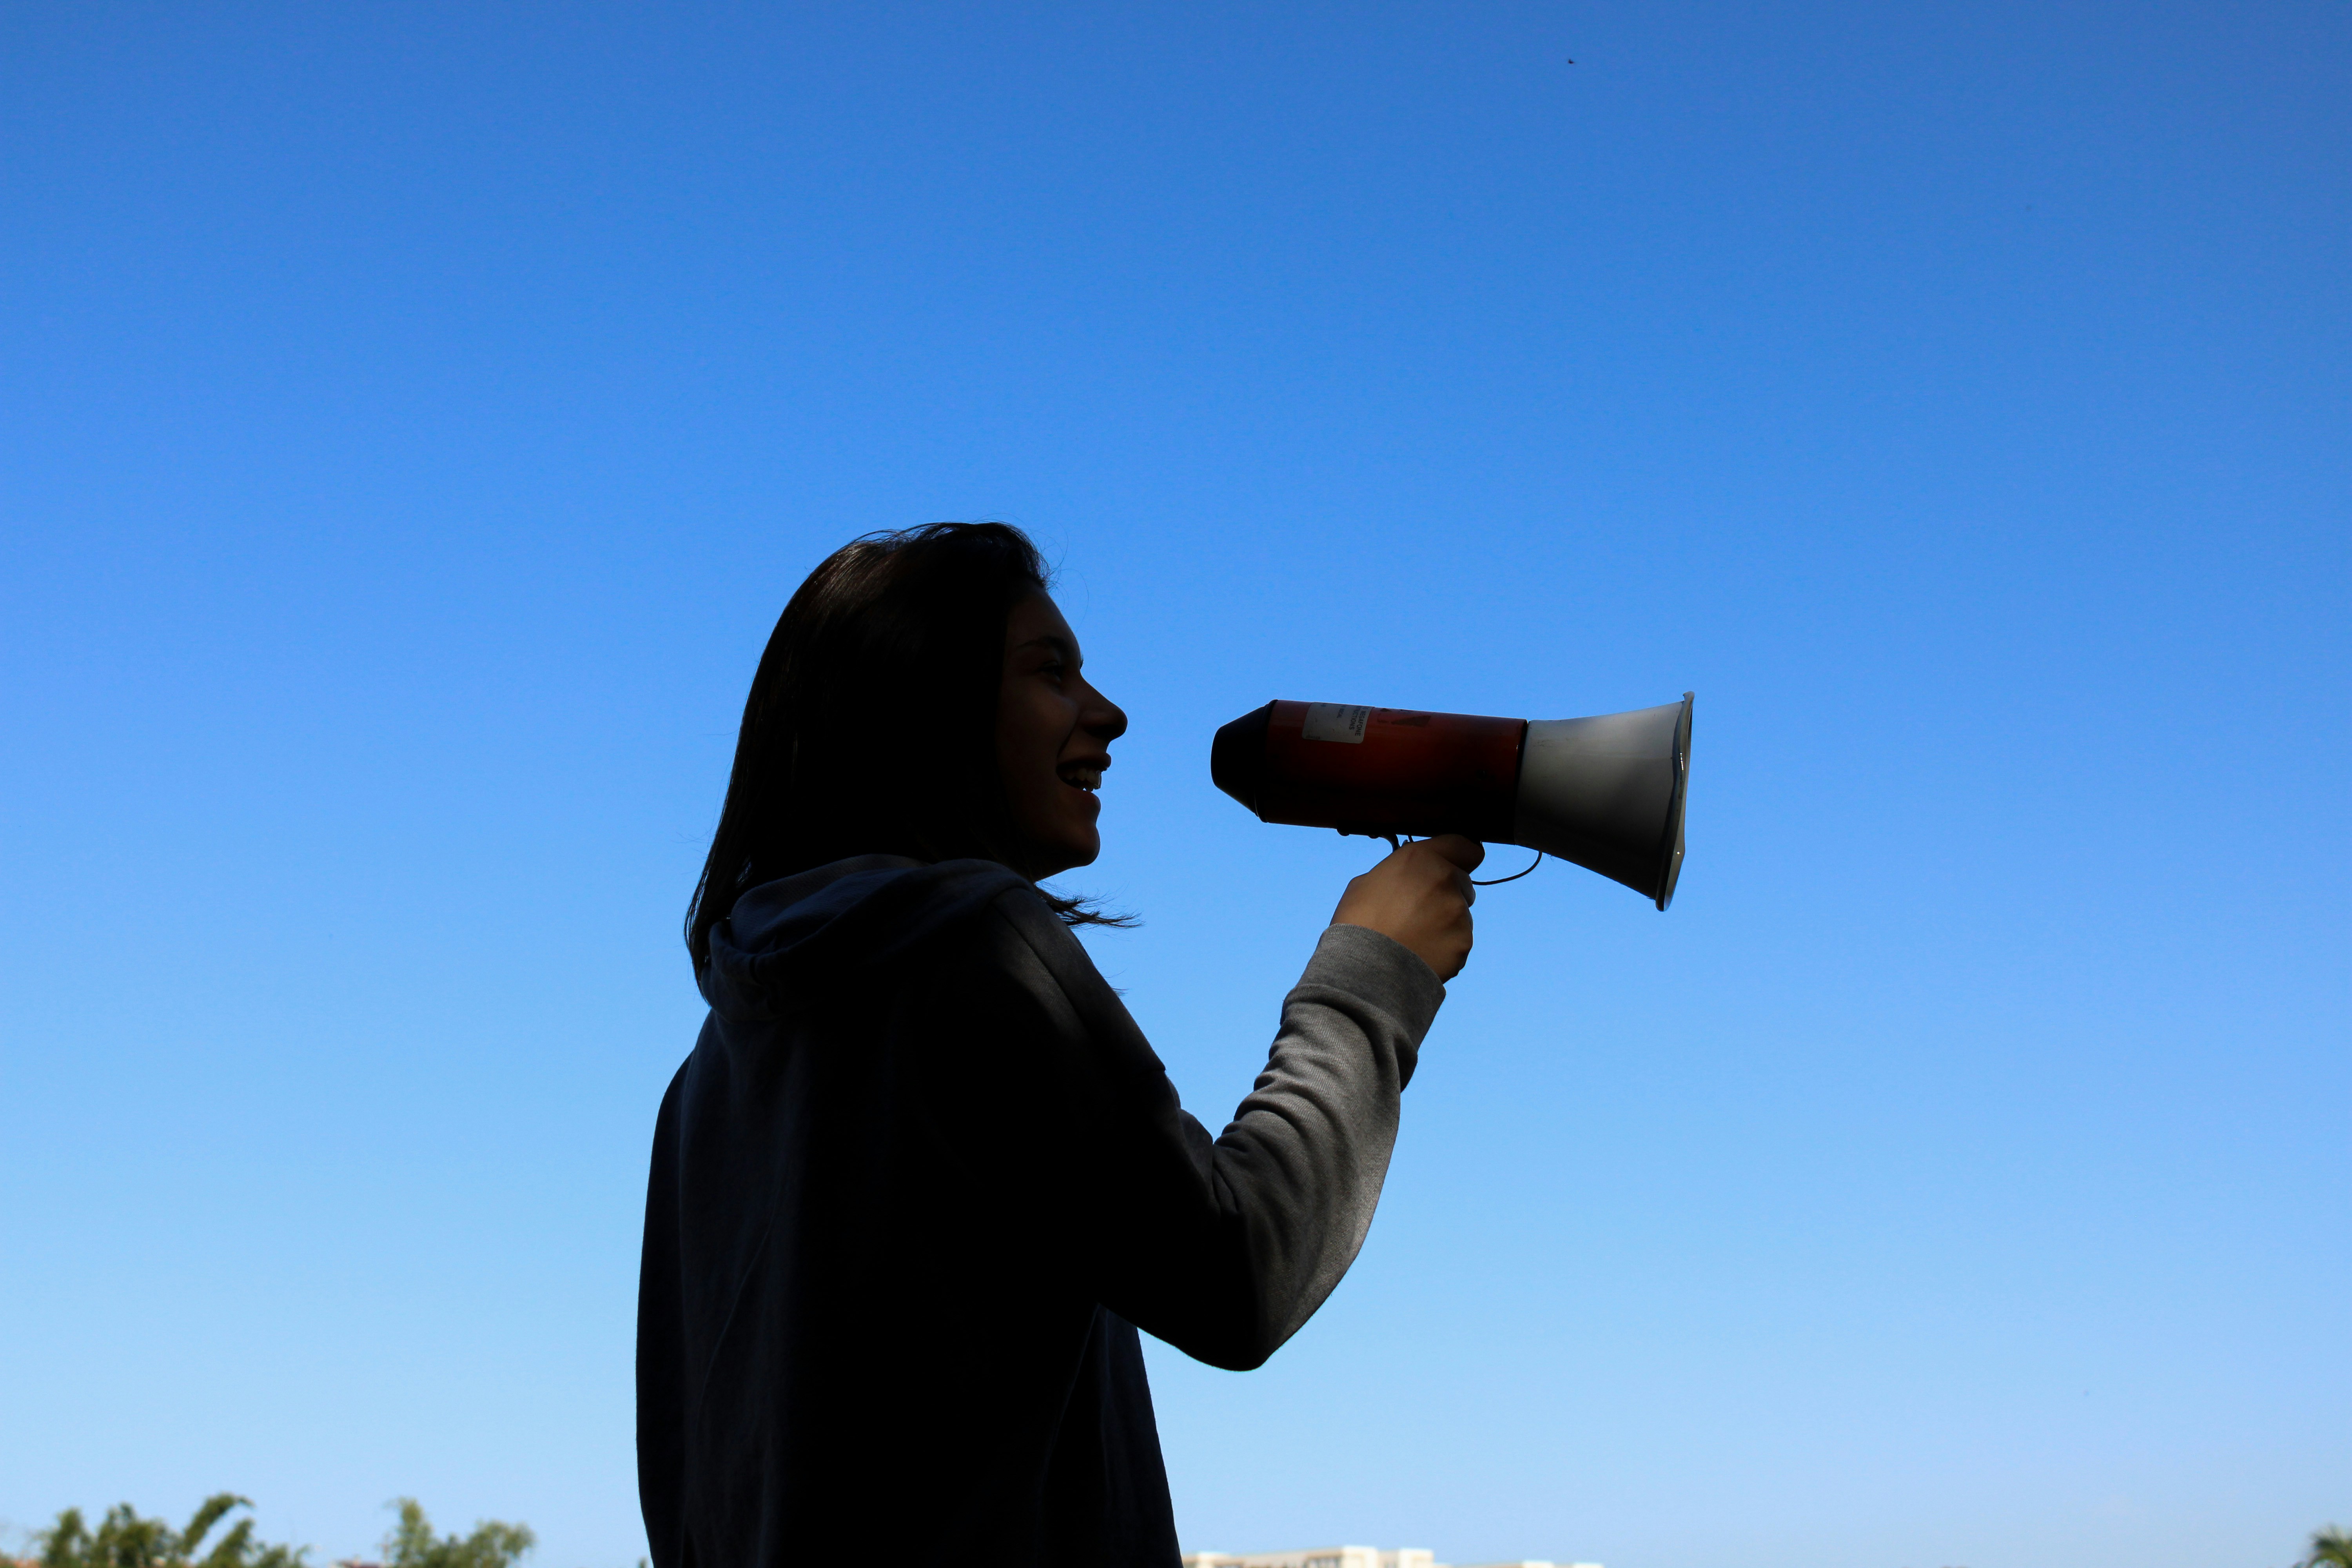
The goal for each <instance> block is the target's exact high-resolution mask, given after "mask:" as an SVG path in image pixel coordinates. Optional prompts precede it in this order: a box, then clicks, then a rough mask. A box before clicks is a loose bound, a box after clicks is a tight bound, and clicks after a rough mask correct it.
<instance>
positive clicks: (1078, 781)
mask: <svg viewBox="0 0 2352 1568" xmlns="http://www.w3.org/2000/svg"><path fill="white" fill-rule="evenodd" d="M1108 766H1110V759H1109V758H1108V757H1106V758H1103V759H1102V760H1101V761H1099V762H1095V761H1088V762H1083V763H1063V764H1062V765H1061V766H1060V767H1059V768H1057V769H1055V772H1056V773H1059V774H1060V775H1061V779H1062V782H1063V783H1064V784H1068V785H1069V786H1070V787H1071V788H1072V789H1082V790H1084V791H1086V792H1087V794H1088V795H1092V794H1094V792H1095V791H1097V790H1098V789H1100V788H1102V776H1103V769H1105V768H1107V767H1108Z"/></svg>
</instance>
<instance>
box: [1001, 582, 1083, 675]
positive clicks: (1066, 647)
mask: <svg viewBox="0 0 2352 1568" xmlns="http://www.w3.org/2000/svg"><path fill="white" fill-rule="evenodd" d="M1033 643H1048V644H1056V645H1058V646H1059V647H1061V648H1062V650H1063V651H1064V652H1065V653H1066V654H1067V655H1068V656H1069V657H1070V658H1073V659H1075V658H1077V657H1078V635H1077V633H1076V632H1074V631H1072V630H1071V629H1070V623H1069V622H1068V621H1066V620H1064V619H1063V618H1062V608H1061V606H1060V605H1056V604H1055V603H1054V598H1053V595H1050V594H1043V593H1039V594H1032V595H1029V597H1027V598H1025V599H1024V600H1022V601H1021V602H1020V603H1019V604H1017V605H1013V614H1012V615H1011V616H1007V617H1006V618H1005V623H1004V649H1005V651H1006V652H1007V653H1011V652H1013V651H1015V650H1016V649H1020V648H1024V647H1029V646H1030V645H1032V644H1033Z"/></svg>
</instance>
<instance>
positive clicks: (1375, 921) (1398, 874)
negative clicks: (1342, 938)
mask: <svg viewBox="0 0 2352 1568" xmlns="http://www.w3.org/2000/svg"><path fill="white" fill-rule="evenodd" d="M1484 858H1486V848H1485V847H1484V846H1482V845H1480V844H1479V843H1478V842H1477V841H1476V840H1475V839H1470V838H1465V837H1461V836H1460V835H1459V834H1447V835H1445V836H1444V837H1438V838H1432V839H1425V840H1423V842H1421V843H1418V844H1408V845H1405V846H1404V847H1402V848H1401V849H1399V850H1397V851H1396V853H1394V854H1393V855H1391V856H1390V857H1389V858H1387V859H1385V860H1382V861H1381V863H1380V864H1379V865H1377V866H1375V867H1373V868H1371V869H1370V870H1369V871H1367V872H1365V873H1364V874H1363V875H1362V876H1360V877H1359V878H1357V879H1355V880H1354V881H1352V882H1350V883H1349V884H1348V890H1347V892H1346V893H1345V894H1344V895H1342V896H1341V898H1340V900H1339V909H1338V910H1336V911H1334V912H1333V914H1332V916H1331V923H1332V924H1334V925H1358V926H1363V927H1365V928H1366V929H1367V930H1370V931H1379V932H1380V933H1381V935H1382V936H1385V937H1388V938H1390V939H1391V941H1394V942H1398V943H1400V944H1402V946H1404V947H1406V948H1409V949H1411V950H1412V952H1413V953H1414V954H1415V955H1416V956H1418V957H1419V958H1420V959H1421V961H1422V962H1423V963H1426V964H1428V965H1429V967H1430V968H1431V969H1432V970H1433V971H1434V972H1435V973H1436V975H1437V977H1438V978H1439V979H1440V980H1451V979H1452V978H1453V977H1454V975H1456V974H1458V973H1461V972H1462V965H1463V964H1464V963H1466V962H1467V961H1468V959H1469V957H1470V942H1471V927H1470V905H1471V903H1472V901H1473V900H1475V899H1476V898H1477V896H1478V890H1477V889H1475V888H1474V887H1472V886H1471V885H1470V871H1471V869H1473V868H1475V867H1476V866H1477V864H1478V862H1479V861H1480V860H1482V859H1484Z"/></svg>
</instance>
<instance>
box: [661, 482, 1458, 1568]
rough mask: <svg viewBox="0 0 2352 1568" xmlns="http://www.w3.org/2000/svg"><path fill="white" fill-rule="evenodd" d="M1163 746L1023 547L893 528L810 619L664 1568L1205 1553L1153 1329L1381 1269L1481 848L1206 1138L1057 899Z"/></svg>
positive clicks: (670, 1435) (700, 1214) (686, 1209)
mask: <svg viewBox="0 0 2352 1568" xmlns="http://www.w3.org/2000/svg"><path fill="white" fill-rule="evenodd" d="M1126 728H1127V716H1126V715H1125V714H1124V713H1122V712H1120V711H1119V710H1118V708H1117V707H1116V706H1114V705H1113V704H1112V703H1111V702H1110V700H1108V699H1107V698H1105V697H1104V696H1103V695H1102V694H1101V693H1100V692H1098V691H1097V690H1096V689H1094V688H1093V687H1092V686H1091V685H1089V684H1088V683H1087V679H1086V676H1085V675H1084V673H1083V668H1082V663H1081V660H1080V657H1079V652H1078V646H1077V639H1076V637H1073V636H1072V635H1071V632H1070V628H1069V626H1067V624H1066V623H1065V622H1064V620H1063V618H1062V616H1061V613H1060V612H1059V611H1058V610H1057V609H1056V608H1055V605H1054V602H1053V600H1052V599H1051V598H1049V597H1048V596H1047V595H1046V592H1045V573H1044V571H1043V569H1042V567H1041V564H1040V563H1039V561H1038V558H1037V554H1036V552H1035V551H1034V549H1032V548H1031V546H1030V543H1029V542H1028V540H1026V539H1025V538H1024V537H1023V536H1022V535H1021V534H1020V533H1019V532H1018V531H1015V530H1013V529H1011V528H1008V527H1004V526H1003V525H1001V524H995V523H971V524H955V523H940V524H936V525H934V526H932V527H929V528H922V529H917V530H913V531H908V532H906V533H898V534H890V535H882V536H877V537H871V538H866V539H861V540H859V541H857V542H854V543H852V544H850V545H848V546H846V547H845V548H844V549H842V550H840V551H838V552H835V554H834V555H832V556H831V557H829V558H828V559H827V560H826V561H825V562H824V564H823V565H821V566H819V567H818V568H817V569H816V571H815V572H814V574H811V575H810V577H809V579H808V581H807V582H806V583H804V584H802V586H801V588H800V591H799V592H798V593H796V594H794V595H793V599H792V602H791V604H789V605H787V606H785V609H784V613H783V616H782V619H781V620H779V621H778V622H777V623H776V630H775V634H774V636H772V637H771V638H770V639H769V641H768V647H767V651H766V653H765V654H764V655H762V656H761V660H760V668H759V673H758V675H757V676H756V677H755V678H754V679H753V680H752V683H751V700H750V701H749V702H747V703H746V704H745V706H744V710H743V729H742V733H741V736H740V740H739V742H738V744H737V747H736V752H735V767H734V773H733V775H732V777H731V778H730V781H729V783H728V788H727V804H726V806H725V809H724V811H723V812H722V814H721V816H720V818H719V832H718V835H717V837H716V838H715V840H714V841H713V842H712V844H711V847H710V858H709V861H708V863H707V864H706V865H705V866H704V868H703V874H702V881H701V885H700V886H699V888H698V889H697V890H696V894H695V899H694V902H693V904H692V906H691V908H690V910H689V911H688V921H687V945H688V947H689V948H690V949H691V950H692V952H693V954H694V968H695V975H696V978H697V980H698V982H699V984H700V985H701V989H702V994H703V995H704V997H705V998H706V999H707V1000H708V1001H709V1004H710V1015H709V1021H708V1022H706V1023H705V1024H704V1025H703V1028H702V1034H701V1037H700V1038H699V1039H698V1040H697V1041H696V1043H695V1047H694V1053H693V1055H691V1056H690V1057H688V1058H687V1061H686V1065H685V1066H684V1067H682V1068H679V1069H678V1073H677V1078H676V1079H675V1080H674V1081H673V1082H672V1083H671V1084H670V1088H669V1092H668V1094H667V1096H666V1097H665V1098H664V1100H663V1101H662V1108H661V1117H660V1121H659V1123H658V1125H657V1127H656V1131H655V1135H654V1153H653V1179H652V1184H651V1190H650V1193H649V1194H648V1198H647V1203H646V1247H645V1261H644V1276H643V1280H642V1285H641V1289H640V1292H639V1297H638V1326H637V1463H638V1476H639V1484H640V1489H641V1492H642V1496H643V1500H644V1504H645V1514H646V1531H647V1532H648V1534H649V1536H650V1538H651V1541H652V1547H653V1559H654V1562H655V1563H656V1564H657V1568H755V1565H758V1568H769V1565H775V1564H785V1563H812V1564H814V1563H827V1564H830V1563H847V1562H859V1563H866V1562H872V1563H883V1562H888V1563H941V1564H945V1563H958V1564H971V1563H1054V1564H1061V1563H1069V1564H1087V1565H1092V1568H1101V1565H1124V1564H1129V1563H1150V1564H1154V1565H1156V1568H1173V1564H1174V1563H1176V1558H1177V1549H1176V1531H1175V1525H1174V1521H1173V1520H1172V1518H1171V1512H1170V1508H1169V1500H1168V1483H1167V1478H1166V1475H1165V1473H1164V1471H1163V1470H1162V1468H1161V1466H1160V1441H1159V1436H1158V1433H1157V1431H1156V1429H1155V1427H1154V1426H1153V1424H1152V1416H1151V1395H1150V1389H1149V1388H1148V1387H1147V1386H1146V1385H1145V1382H1144V1374H1143V1358H1142V1353H1141V1350H1140V1347H1139V1343H1138V1342H1137V1338H1136V1330H1137V1328H1141V1329H1143V1330H1145V1331H1149V1332H1150V1333H1153V1334H1156V1335H1158V1336H1159V1337H1160V1338H1161V1339H1163V1340H1165V1341H1167V1342H1169V1343H1171V1344H1172V1345H1175V1346H1176V1347H1177V1348H1178V1349H1180V1350H1182V1351H1184V1352H1186V1353H1188V1354H1190V1355H1192V1356H1195V1357H1198V1358H1199V1359H1201V1360H1202V1361H1205V1362H1208V1363H1211V1364H1213V1365H1215V1366H1221V1367H1230V1368H1234V1369H1246V1368H1249V1367H1255V1366H1256V1365H1258V1364H1259V1363H1262V1362H1264V1361H1265V1359H1266V1357H1267V1356H1269V1355H1271V1354H1273V1353H1274V1352H1275V1350H1276V1347H1278V1346H1279V1345H1280V1344H1281V1343H1282V1342H1284V1341H1285V1340H1286V1339H1288V1338H1289V1337H1290V1336H1291V1335H1292V1334H1293V1333H1295V1332H1297V1330H1298V1327H1299V1325H1300V1324H1302V1323H1304V1322H1305V1321H1307V1318H1308V1316H1309V1315H1311V1314H1312V1313H1313V1312H1314V1310H1315V1309H1316V1308H1317V1307H1318V1306H1319V1305H1321V1304H1322V1301H1323V1300H1324V1298H1325V1297H1326V1296H1328V1295H1329V1294H1330V1292H1331V1289H1332V1287H1333V1286H1334V1285H1336V1284H1338V1283H1339V1277H1340V1276H1341V1275H1342V1274H1343V1273H1345V1272H1346V1271H1347V1268H1348V1265H1349V1263H1350V1262H1351V1261H1353V1260H1354V1258H1355V1256H1356V1250H1357V1248H1358V1247H1360V1246H1361V1245H1362V1242H1363V1238H1364V1232H1365V1228H1366V1227H1367V1226H1369V1225H1370V1222H1371V1217H1372V1205H1373V1204H1374V1203H1375V1202H1376V1201H1377V1200H1378V1198H1379V1195H1380V1188H1381V1178H1382V1177H1383V1175H1384V1174H1385V1173H1386V1171H1387V1168H1388V1162H1389V1152H1390V1150H1391V1146H1392V1144H1393V1142H1394V1140H1395V1136H1396V1127H1397V1097H1398V1094H1399V1091H1400V1090H1402V1089H1403V1088H1404V1085H1405V1081H1406V1080H1407V1079H1409V1078H1411V1077H1412V1069H1413V1061H1414V1055H1415V1052H1416V1050H1417V1049H1418V1047H1419V1045H1420V1042H1421V1038H1422V1036H1423V1033H1424V1032H1425V1031H1426V1030H1427V1029H1428V1027H1429V1024H1430V1020H1431V1019H1432V1018H1433V1016H1435V1014H1436V1012H1437V1007H1438V1004H1439V1003H1440V1002H1441V1001H1443V1000H1444V989H1443V984H1442V983H1443V982H1444V981H1445V980H1447V979H1450V978H1452V976H1453V975H1454V973H1456V972H1458V971H1459V970H1460V969H1461V967H1462V963H1463V962H1464V960H1465V958H1466V957H1467V956H1468V954H1469V950H1470V915H1469V901H1470V899H1471V897H1472V896H1473V895H1472V891H1471V889H1470V887H1469V884H1468V880H1467V878H1466V876H1465V869H1466V868H1471V867H1475V864H1476V863H1477V860H1478V858H1479V856H1480V854H1481V853H1482V852H1481V851H1480V849H1479V848H1478V847H1477V846H1476V845H1475V844H1471V843H1469V842H1468V841H1466V840H1463V839H1438V840H1433V841H1431V842H1429V843H1424V844H1415V845H1408V846H1407V847H1405V848H1404V849H1402V851H1400V852H1399V853H1397V854H1394V855H1391V856H1390V857H1389V858H1387V859H1386V860H1383V861H1382V862H1381V864H1380V865H1379V866H1378V867H1376V868H1373V869H1372V870H1371V871H1370V872H1367V873H1366V874H1365V875H1363V876H1361V877H1359V878H1357V879H1355V880H1354V881H1352V882H1350V883H1349V884H1348V889H1347V892H1346V894H1345V896H1343V897H1342V898H1341V900H1339V911H1338V913H1337V914H1336V915H1334V916H1333V923H1332V925H1331V927H1330V929H1329V930H1328V931H1325V932H1324V933H1323V936H1322V939H1321V941H1320V942H1318V944H1317V946H1316V949H1315V953H1314V957H1313V958H1312V959H1311V960H1310V961H1309V962H1308V963H1307V970H1306V973H1305V974H1304V975H1303V976H1302V977H1301V978H1300V980H1299V983H1298V984H1297V988H1295V989H1294V990H1293V991H1292V992H1291V993H1290V994H1289V995H1288V996H1287V997H1286V998H1285V1000H1284V1002H1283V1005H1282V1021H1281V1028H1280V1032H1279V1033H1278V1034H1277V1035H1276V1037H1275V1041H1274V1047H1273V1050H1272V1053H1271V1055H1270V1056H1269V1057H1268V1058H1267V1062H1266V1066H1265V1071H1264V1072H1263V1073H1262V1074H1261V1075H1260V1076H1259V1078H1258V1080H1257V1084H1256V1087H1255V1089H1253V1090H1252V1091H1251V1093H1250V1095H1249V1097H1248V1098H1247V1099H1245V1100H1243V1101H1242V1103H1241V1108H1240V1110H1238V1111H1237V1112H1236V1113H1235V1116H1234V1121H1233V1123H1232V1124H1231V1125H1230V1126H1228V1127H1227V1128H1226V1129H1225V1130H1224V1131H1223V1133H1222V1134H1221V1135H1219V1136H1218V1137H1216V1138H1215V1139H1212V1138H1211V1137H1210V1135H1209V1134H1208V1132H1207V1131H1204V1130H1203V1129H1202V1126H1201V1125H1200V1123H1199V1122H1197V1121H1193V1119H1192V1117H1190V1116H1188V1115H1186V1114H1185V1113H1184V1111H1183V1110H1182V1109H1181V1108H1180V1107H1179V1106H1178V1104H1177V1101H1176V1091H1175V1089H1173V1088H1172V1087H1171V1085H1170V1083H1169V1081H1168V1078H1167V1074H1166V1073H1165V1071H1164V1070H1163V1069H1162V1068H1161V1066H1160V1059H1159V1058H1157V1057H1155V1056H1154V1055H1152V1052H1151V1047H1150V1046H1149V1045H1147V1044H1146V1043H1145V1042H1144V1039H1143V1037H1142V1035H1141V1034H1140V1033H1139V1032H1138V1030H1137V1029H1136V1026H1135V1024H1134V1021H1133V1020H1132V1019H1130V1018H1129V1016H1128V1015H1127V1010H1126V1008H1124V1007H1123V1006H1121V1005H1119V1000H1118V996H1117V995H1115V994H1113V993H1112V991H1111V989H1110V987H1109V986H1108V985H1107V984H1104V982H1103V980H1102V977H1101V976H1100V975H1099V974H1097V973H1096V971H1095V966H1094V964H1093V963H1091V962H1090V961H1089V960H1088V958H1087V954H1086V952H1085V950H1084V949H1083V948H1081V947H1080V946H1079V944H1078V942H1076V939H1075V938H1073V937H1072V936H1071V934H1070V932H1069V930H1068V926H1069V924H1072V923H1080V922H1084V921H1088V920H1092V919H1096V918H1097V917H1095V916H1092V915H1090V914H1089V913H1088V912H1087V910H1085V909H1084V908H1083V907H1082V906H1079V905H1077V904H1076V903H1074V902H1072V901H1070V900H1058V899H1055V898H1054V897H1051V896H1049V895H1047V894H1046V893H1044V892H1042V891H1040V890H1039V889H1038V888H1037V886H1036V884H1037V882H1038V881H1039V880H1041V879H1045V878H1048V877H1051V876H1054V875H1055V874H1056V873H1058V872H1061V871H1066V870H1068V869H1069V868H1072V867H1076V866H1083V865H1087V864H1088V863H1089V862H1091V861H1092V860H1093V859H1094V858H1095V856H1096V854H1097V850H1098V848H1099V846H1100V840H1099V838H1098V837H1097V832H1096V827H1095V819H1096V816H1097V812H1098V811H1099V805H1098V802H1097V798H1096V791H1097V788H1098V786H1099V785H1100V784H1101V782H1102V775H1103V771H1104V770H1105V769H1106V768H1108V766H1109V765H1110V751H1109V748H1110V743H1111V742H1113V741H1114V740H1116V739H1118V736H1119V734H1120V733H1121V732H1122V731H1125V730H1126Z"/></svg>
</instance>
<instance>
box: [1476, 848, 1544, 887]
mask: <svg viewBox="0 0 2352 1568" xmlns="http://www.w3.org/2000/svg"><path fill="white" fill-rule="evenodd" d="M1542 864H1543V851H1542V850H1540V849H1538V850H1537V851H1536V858H1534V859H1532V860H1530V861H1528V871H1532V870H1534V869H1535V868H1537V867H1538V866H1540V865H1542ZM1528 871H1514V872H1512V873H1511V874H1510V875H1509V876H1507V877H1489V878H1487V879H1486V880H1485V881H1483V882H1482V881H1480V880H1479V879H1477V878H1475V877H1473V878H1471V879H1470V885H1471V886H1472V887H1474V888H1494V887H1499V886H1501V885H1502V884H1503V883H1505V882H1516V881H1517V880H1518V879H1520V878H1522V877H1524V876H1526V875H1527V874H1528Z"/></svg>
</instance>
